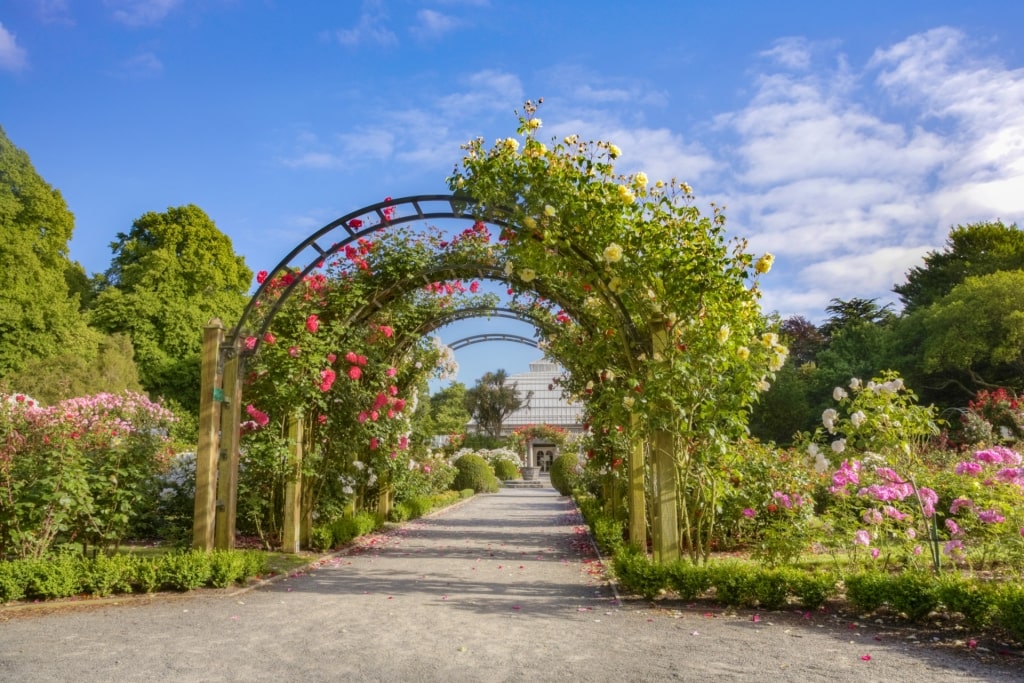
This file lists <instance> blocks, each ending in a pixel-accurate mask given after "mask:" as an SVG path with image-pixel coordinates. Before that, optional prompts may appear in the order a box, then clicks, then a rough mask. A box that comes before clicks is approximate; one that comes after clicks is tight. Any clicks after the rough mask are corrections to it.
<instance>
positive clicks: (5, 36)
mask: <svg viewBox="0 0 1024 683" xmlns="http://www.w3.org/2000/svg"><path fill="white" fill-rule="evenodd" d="M27 66H28V53H27V52H25V49H24V48H22V47H20V46H19V45H18V41H17V40H16V39H15V37H14V34H13V33H11V32H10V31H8V30H7V29H6V28H4V25H3V24H2V23H0V69H4V70H6V71H15V72H17V71H21V70H22V69H24V68H26V67H27Z"/></svg>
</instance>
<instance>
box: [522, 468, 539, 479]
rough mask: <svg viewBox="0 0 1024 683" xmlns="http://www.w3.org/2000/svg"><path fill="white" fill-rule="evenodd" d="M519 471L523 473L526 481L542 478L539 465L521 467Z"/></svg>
mask: <svg viewBox="0 0 1024 683" xmlns="http://www.w3.org/2000/svg"><path fill="white" fill-rule="evenodd" d="M519 471H520V472H522V473H523V480H524V481H533V480H535V479H540V468H539V467H520V468H519Z"/></svg>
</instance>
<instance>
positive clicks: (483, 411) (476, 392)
mask: <svg viewBox="0 0 1024 683" xmlns="http://www.w3.org/2000/svg"><path fill="white" fill-rule="evenodd" d="M507 381H508V373H506V372H505V371H504V370H498V371H496V372H487V373H484V375H483V377H481V378H480V379H478V380H477V381H476V385H475V386H473V388H472V389H468V390H467V391H466V404H465V405H466V410H468V411H469V413H470V415H471V416H472V417H473V418H474V419H475V420H476V423H477V426H478V427H479V428H480V429H482V430H484V431H485V432H486V433H487V434H489V435H491V436H492V437H495V438H497V437H499V436H501V427H502V425H503V424H504V423H505V418H506V417H508V416H509V415H511V414H512V413H514V412H515V411H517V410H519V409H520V408H522V407H523V406H525V405H528V404H529V402H530V398H532V394H533V392H527V394H526V395H525V396H520V394H519V389H518V387H517V386H516V385H515V384H506V382H507Z"/></svg>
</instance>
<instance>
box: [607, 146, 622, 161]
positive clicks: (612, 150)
mask: <svg viewBox="0 0 1024 683" xmlns="http://www.w3.org/2000/svg"><path fill="white" fill-rule="evenodd" d="M621 154H622V150H621V149H619V148H618V147H616V146H615V145H608V156H610V157H611V158H612V159H617V158H618V157H619V155H621Z"/></svg>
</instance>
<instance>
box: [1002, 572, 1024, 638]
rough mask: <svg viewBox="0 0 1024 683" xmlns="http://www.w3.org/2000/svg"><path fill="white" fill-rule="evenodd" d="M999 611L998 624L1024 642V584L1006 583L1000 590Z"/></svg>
mask: <svg viewBox="0 0 1024 683" xmlns="http://www.w3.org/2000/svg"><path fill="white" fill-rule="evenodd" d="M997 600H998V606H999V612H998V614H997V616H996V624H997V625H998V626H1000V627H1001V628H1003V629H1006V631H1007V632H1008V633H1009V634H1010V635H1011V636H1013V637H1014V638H1015V639H1016V640H1017V641H1018V642H1024V585H1021V584H1014V583H1006V584H1004V585H1003V586H1002V587H1001V588H1000V589H999V592H998V597H997Z"/></svg>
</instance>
